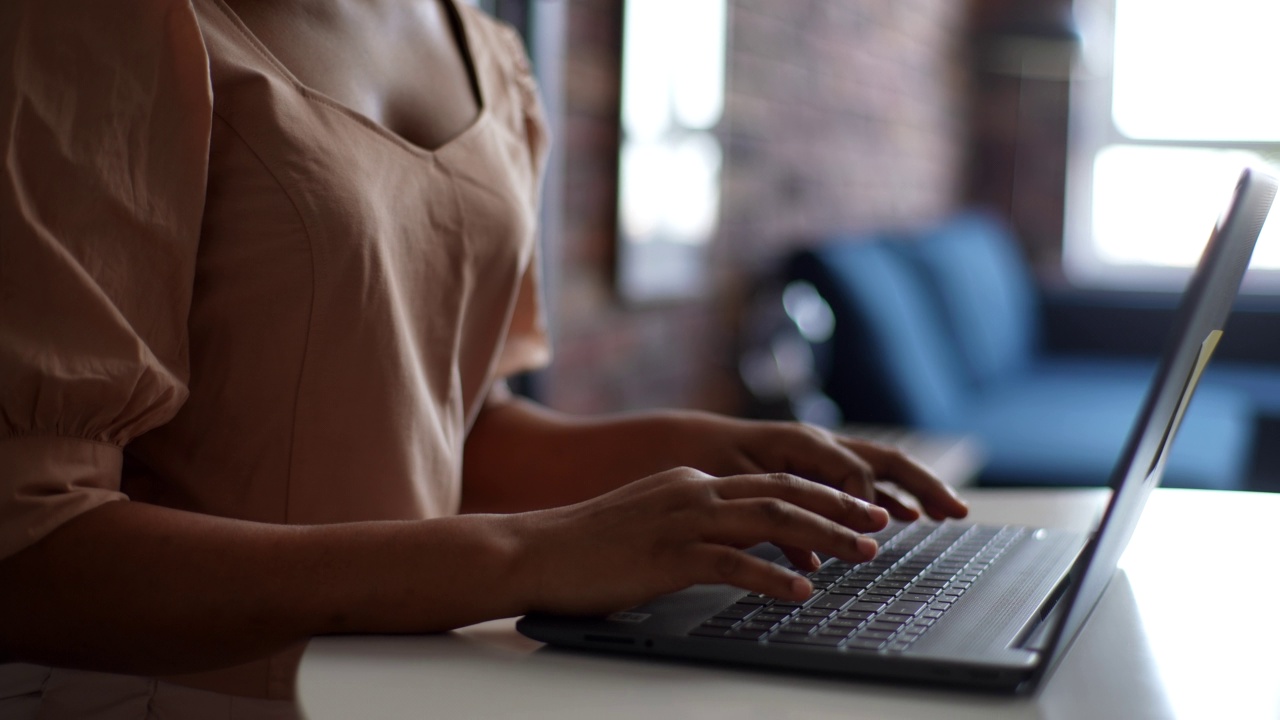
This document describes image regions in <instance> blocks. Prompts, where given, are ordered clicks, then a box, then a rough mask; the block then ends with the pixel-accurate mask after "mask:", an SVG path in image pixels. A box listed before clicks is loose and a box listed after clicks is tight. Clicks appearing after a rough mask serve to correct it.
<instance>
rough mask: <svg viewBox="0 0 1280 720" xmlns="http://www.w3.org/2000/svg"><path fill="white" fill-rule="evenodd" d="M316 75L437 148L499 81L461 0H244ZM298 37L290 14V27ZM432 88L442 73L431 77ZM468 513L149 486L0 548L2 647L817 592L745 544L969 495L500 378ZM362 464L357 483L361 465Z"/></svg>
mask: <svg viewBox="0 0 1280 720" xmlns="http://www.w3.org/2000/svg"><path fill="white" fill-rule="evenodd" d="M230 4H231V6H232V7H233V9H235V10H236V11H237V12H238V13H239V14H240V15H241V17H242V19H244V21H245V22H246V23H247V24H248V25H249V27H250V28H251V29H252V30H253V31H254V32H255V34H256V35H257V36H258V37H259V38H260V39H261V40H262V41H263V42H264V43H266V44H267V45H268V47H269V48H270V49H271V50H272V52H273V53H274V54H275V55H276V56H277V57H278V58H279V59H280V60H281V61H282V62H283V63H285V65H286V66H287V67H289V69H290V70H291V71H292V72H293V73H294V74H295V75H297V76H298V77H299V78H300V79H301V80H302V81H303V82H304V83H306V84H308V85H310V86H312V87H313V88H316V89H318V90H320V91H321V92H324V93H325V94H327V95H329V96H331V97H333V98H334V99H336V100H338V101H339V102H342V103H344V104H347V105H349V106H350V107H352V108H353V109H356V110H358V111H360V112H362V113H364V114H365V115H367V116H368V117H370V118H372V119H374V120H376V121H378V122H382V123H384V124H385V125H386V126H387V127H388V128H389V129H391V130H392V131H393V132H397V133H399V134H401V135H402V136H404V137H405V138H406V139H408V140H410V141H411V142H414V143H416V144H419V145H420V146H422V147H427V148H431V147H437V146H439V145H441V144H443V143H445V142H447V141H448V140H449V139H450V138H452V137H454V136H455V135H457V134H458V133H459V132H461V131H462V130H463V129H465V128H466V126H467V125H468V124H469V123H470V122H472V121H473V120H474V118H475V116H476V114H477V113H478V112H479V109H480V100H481V99H480V98H479V97H478V96H477V95H476V93H475V92H474V88H473V87H472V86H471V82H470V78H469V74H468V71H467V68H466V63H465V62H464V61H463V59H462V56H461V55H460V53H459V52H458V50H459V48H458V45H457V42H456V41H455V39H454V35H453V33H452V30H451V29H450V27H449V21H448V14H447V13H446V12H445V10H444V8H443V7H442V6H441V5H440V4H439V2H438V0H349V1H347V2H342V1H341V0H292V1H288V2H286V1H285V0H274V1H272V0H234V1H233V2H230ZM286 28H287V29H288V32H285V31H284V30H285V29H286ZM424 78H425V79H426V81H427V84H428V86H430V87H431V88H432V92H430V93H422V92H420V90H414V91H410V88H420V87H421V86H422V85H421V83H422V82H423V79H424ZM464 467H465V470H464V477H463V485H464V490H463V512H464V514H463V515H460V516H458V517H451V518H441V519H433V520H425V521H416V522H367V523H349V524H343V525H328V526H315V527H307V526H280V525H265V524H259V523H251V522H245V521H240V520H233V519H227V518H219V517H212V516H204V515H197V514H192V513H189V512H183V511H178V510H173V509H169V508H163V507H158V506H152V505H146V504H142V503H133V502H118V503H111V504H108V505H105V506H101V507H98V508H96V509H94V510H92V511H89V512H86V513H84V514H82V515H80V516H78V517H76V518H75V519H73V520H71V521H69V522H67V523H65V524H64V525H62V526H61V527H59V528H58V529H56V530H55V531H53V532H52V533H51V534H49V535H47V536H46V537H45V538H43V539H42V540H41V541H40V542H38V543H37V544H35V545H33V546H31V547H29V548H27V549H25V550H23V551H22V552H20V553H18V554H17V555H14V556H12V557H9V558H6V559H4V560H3V561H0V659H6V658H7V659H21V660H26V661H32V662H39V663H46V664H52V665H61V666H71V667H82V668H91V669H100V670H108V671H117V672H131V673H143V674H176V673H186V672H196V671H200V670H205V669H212V668H217V667H222V666H227V665H231V664H235V663H237V662H242V661H247V660H250V659H254V658H257V657H261V656H264V655H267V654H269V653H271V652H273V651H276V650H279V649H281V648H284V647H286V646H287V645H289V644H291V643H294V642H296V641H299V640H303V639H305V638H307V637H310V636H313V635H318V634H326V633H341V632H432V631H442V630H447V629H450V628H455V627H460V626H463V625H467V624H471V623H474V622H478V621H481V620H486V619H491V618H497V617H508V616H513V615H519V614H523V613H525V612H528V611H531V610H545V611H559V612H569V613H586V612H591V613H594V612H605V611H609V610H616V609H622V608H626V607H630V606H632V605H634V604H636V603H638V602H641V601H643V600H645V599H647V598H650V597H653V596H655V595H657V594H660V593H663V592H668V591H672V590H676V589H679V588H682V587H686V586H688V585H690V584H694V583H701V582H715V583H722V582H724V583H732V584H735V585H738V586H741V587H743V588H747V589H750V590H755V591H759V592H764V593H769V594H772V595H776V596H779V597H784V598H801V597H806V596H807V595H808V594H809V593H810V592H811V587H810V585H809V583H808V581H807V580H805V579H804V578H803V577H801V576H799V575H797V574H795V573H793V572H791V571H789V570H786V569H783V568H781V567H779V566H776V565H772V564H769V563H764V562H762V561H759V560H757V559H755V558H753V557H751V556H749V555H748V554H746V553H744V552H742V549H743V548H746V547H749V546H751V545H754V544H756V543H759V542H763V541H773V542H776V543H778V544H779V545H782V546H783V547H785V548H786V549H787V552H788V554H789V555H790V557H791V558H792V560H793V561H794V562H795V563H796V564H797V565H798V566H799V567H806V566H812V564H813V563H814V562H816V558H814V556H813V554H812V553H813V552H814V551H818V552H823V553H827V554H831V555H835V556H837V557H840V558H843V559H846V560H851V561H860V560H865V559H867V558H870V557H871V556H872V555H873V554H874V552H875V546H874V543H873V542H871V541H870V540H868V539H866V538H862V537H861V536H860V534H861V533H865V532H870V531H874V530H878V529H880V528H882V527H883V526H884V525H885V523H886V522H887V521H888V518H889V515H890V514H892V515H894V516H897V517H900V518H903V519H913V518H915V517H917V516H918V514H919V512H918V511H917V510H916V505H917V504H918V505H919V506H920V507H921V508H923V510H924V511H925V512H926V513H927V514H929V515H930V516H932V517H935V518H944V517H961V516H963V515H964V514H965V512H966V509H965V506H964V504H963V503H961V502H960V501H959V500H958V499H956V498H955V496H954V495H953V494H952V493H951V491H950V490H949V489H947V488H946V487H945V486H944V485H943V484H942V483H941V482H939V481H938V480H937V478H935V477H933V476H932V475H931V474H930V473H928V472H927V471H926V470H924V469H923V468H921V467H919V466H918V465H916V464H915V463H913V462H911V461H910V460H909V459H907V458H905V457H903V456H902V455H901V454H900V453H898V452H896V451H893V450H891V449H888V448H884V447H880V446H877V445H874V444H869V443H863V442H857V441H853V440H850V439H847V438H841V437H838V436H835V435H833V434H831V433H828V432H826V431H823V430H819V429H816V428H811V427H807V426H803V425H799V424H794V423H763V422H749V421H743V420H735V419H731V418H725V417H719V416H715V415H710V414H705V413H693V412H658V413H648V414H639V415H628V416H618V417H606V418H591V419H582V418H574V417H569V416H565V415H561V414H558V413H554V412H551V411H549V410H547V409H545V408H541V407H539V406H537V405H534V404H532V403H529V402H526V401H523V400H518V399H514V398H512V397H510V395H509V393H506V392H504V390H503V388H502V387H501V386H499V387H498V388H496V390H495V392H494V393H492V394H491V398H490V400H489V401H488V402H487V403H486V404H485V406H484V408H483V409H482V411H481V413H480V415H479V418H478V420H477V421H476V424H475V426H474V428H473V430H472V432H471V433H470V435H469V436H468V439H467V442H466V448H465V457H464ZM353 480H358V479H353Z"/></svg>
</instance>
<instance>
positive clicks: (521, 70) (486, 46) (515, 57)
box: [458, 3, 532, 79]
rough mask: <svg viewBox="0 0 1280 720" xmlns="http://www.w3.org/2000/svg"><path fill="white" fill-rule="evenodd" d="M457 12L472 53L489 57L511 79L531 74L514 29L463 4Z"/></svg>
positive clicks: (517, 33)
mask: <svg viewBox="0 0 1280 720" xmlns="http://www.w3.org/2000/svg"><path fill="white" fill-rule="evenodd" d="M458 12H459V14H460V15H461V16H462V21H463V23H464V24H465V25H466V27H467V30H468V36H469V39H470V41H471V43H472V44H473V45H474V47H473V48H472V49H471V50H472V53H474V54H476V55H485V56H487V57H489V58H490V59H491V60H492V61H493V62H494V63H495V64H496V65H497V66H498V67H499V68H500V69H501V70H503V71H505V72H506V73H508V74H510V75H512V76H529V75H531V74H532V72H531V70H530V67H529V53H528V51H527V50H526V49H525V45H524V41H523V40H522V39H521V38H520V33H519V32H517V31H516V29H515V28H514V27H512V26H511V25H510V24H508V23H505V22H503V21H501V20H498V19H497V18H494V17H493V16H491V15H489V14H487V13H485V12H484V11H483V10H480V9H479V8H476V7H473V6H471V5H469V4H466V3H458ZM512 79H516V78H514V77H513V78H512Z"/></svg>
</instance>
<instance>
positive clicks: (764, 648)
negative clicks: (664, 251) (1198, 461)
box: [516, 169, 1276, 692]
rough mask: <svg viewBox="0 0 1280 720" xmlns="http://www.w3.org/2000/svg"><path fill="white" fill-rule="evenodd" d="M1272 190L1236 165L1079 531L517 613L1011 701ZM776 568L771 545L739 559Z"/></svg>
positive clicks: (961, 531)
mask: <svg viewBox="0 0 1280 720" xmlns="http://www.w3.org/2000/svg"><path fill="white" fill-rule="evenodd" d="M1275 194H1276V181H1275V179H1273V178H1272V177H1270V176H1268V175H1266V174H1265V173H1263V172H1260V171H1257V170H1253V169H1248V170H1245V171H1244V172H1243V174H1242V175H1241V177H1240V180H1239V183H1238V184H1237V186H1236V188H1235V192H1234V194H1233V196H1232V200H1231V203H1230V206H1229V207H1228V208H1227V210H1226V211H1225V212H1224V214H1223V215H1222V216H1221V217H1220V218H1219V220H1218V223H1217V225H1216V226H1215V228H1214V232H1213V234H1212V236H1211V237H1210V239H1209V242H1208V244H1207V246H1206V248H1205V251H1204V254H1203V256H1202V257H1201V259H1200V263H1199V265H1198V267H1197V268H1196V270H1195V272H1194V274H1193V275H1192V277H1191V280H1190V282H1189V284H1188V286H1187V289H1186V291H1185V293H1184V295H1183V299H1182V302H1181V305H1180V307H1179V310H1178V315H1177V319H1176V322H1175V325H1174V328H1175V331H1174V334H1173V336H1172V338H1171V339H1170V342H1169V345H1168V347H1167V348H1166V351H1165V354H1164V355H1163V357H1162V359H1161V361H1160V365H1159V369H1158V371H1157V372H1156V374H1155V375H1154V378H1153V380H1152V385H1151V387H1150V388H1149V390H1148V393H1147V396H1146V399H1145V400H1144V402H1143V405H1142V408H1141V411H1140V412H1139V414H1138V415H1137V419H1136V421H1135V424H1134V427H1133V428H1132V430H1131V431H1130V435H1129V438H1128V440H1127V442H1126V443H1125V446H1124V449H1123V451H1122V453H1121V455H1120V458H1119V460H1118V461H1117V464H1116V466H1115V469H1114V471H1113V474H1112V477H1111V480H1110V486H1111V489H1112V494H1111V500H1110V503H1109V504H1108V506H1107V508H1106V511H1105V513H1104V514H1103V516H1102V518H1101V520H1100V521H1099V523H1098V526H1097V528H1096V529H1095V530H1094V531H1093V532H1091V533H1072V532H1068V531H1062V530H1055V529H1043V528H1029V527H1018V526H1004V527H1000V526H987V525H975V524H966V523H963V522H955V521H950V520H948V521H945V522H942V523H933V522H928V521H916V522H915V523H911V524H903V523H894V524H891V525H890V526H889V527H888V528H886V529H885V530H883V531H881V532H880V533H876V534H874V535H873V537H875V538H876V539H877V540H878V541H879V542H880V546H881V550H880V552H879V554H878V555H877V556H876V557H875V558H874V559H872V560H870V561H867V562H864V563H856V564H854V563H844V562H841V561H839V560H837V559H834V558H829V559H827V560H826V561H825V562H824V563H823V565H822V566H821V567H820V568H819V569H818V570H817V571H815V572H812V573H809V577H810V578H811V579H812V580H813V582H814V588H815V592H814V595H813V596H812V597H811V598H810V599H809V600H808V601H807V602H804V603H793V602H782V601H778V600H775V599H773V598H769V597H766V596H762V595H758V594H754V593H748V592H745V591H743V590H741V589H737V588H733V587H729V586H724V585H698V586H694V587H691V588H688V589H686V590H683V591H680V592H676V593H672V594H669V595H665V596H662V597H659V598H657V599H656V600H653V601H652V602H649V603H645V604H643V605H640V606H638V607H634V608H631V609H629V610H627V611H625V612H617V613H613V614H611V615H609V616H607V617H568V616H557V615H547V614H532V615H528V616H526V617H524V618H522V619H521V620H520V621H519V622H518V623H517V626H516V627H517V628H518V629H519V631H520V632H521V633H523V634H525V635H526V636H528V637H530V638H533V639H535V640H539V641H542V642H545V643H548V644H550V645H553V646H561V647H569V648H579V649H587V650H600V651H608V652H623V653H632V654H644V655H651V656H655V657H667V658H678V659H684V660H694V661H710V662H719V663H731V664H739V665H749V666H756V667H767V668H775V669H782V670H792V671H802V672H811V673H812V672H817V673H827V674H840V675H847V676H856V677H860V678H881V679H891V680H899V681H908V682H926V683H934V684H944V685H952V686H964V687H970V688H974V689H990V690H997V691H1005V692H1026V691H1030V690H1031V689H1033V688H1035V687H1036V686H1037V685H1038V684H1039V683H1040V681H1041V680H1042V679H1043V678H1044V677H1045V676H1046V674H1048V673H1049V672H1050V671H1051V670H1052V668H1053V667H1055V666H1056V665H1057V663H1058V662H1059V661H1060V660H1061V658H1062V656H1063V655H1064V654H1065V653H1066V651H1067V649H1068V647H1069V646H1070V644H1071V642H1072V640H1073V639H1074V638H1075V636H1076V635H1077V633H1078V632H1079V630H1080V628H1081V627H1082V626H1083V625H1084V623H1085V622H1086V620H1087V619H1088V617H1089V614H1090V613H1091V612H1092V610H1093V608H1094V606H1095V605H1096V604H1097V602H1098V600H1099V599H1100V598H1101V597H1102V594H1103V591H1105V590H1106V588H1107V584H1108V583H1109V581H1110V580H1111V577H1112V576H1113V575H1114V573H1115V569H1116V564H1117V562H1118V561H1119V559H1120V555H1121V554H1122V553H1123V551H1124V549H1125V546H1126V545H1127V544H1128V542H1129V538H1130V536H1131V535H1132V533H1133V530H1134V527H1135V526H1136V525H1137V522H1138V518H1139V515H1140V514H1141V513H1142V509H1143V507H1144V505H1145V504H1146V500H1147V497H1148V496H1149V495H1150V493H1151V490H1152V489H1153V488H1154V487H1155V486H1156V485H1157V484H1158V483H1159V480H1160V476H1161V474H1162V472H1163V470H1164V466H1165V461H1166V459H1167V458H1168V455H1169V450H1170V446H1171V444H1172V443H1173V439H1174V435H1175V434H1176V432H1177V429H1178V425H1179V423H1180V422H1181V420H1182V416H1183V412H1184V411H1185V410H1186V408H1187V404H1188V402H1189V401H1190V399H1191V395H1192V393H1193V392H1194V390H1195V387H1196V384H1197V382H1198V381H1199V378H1200V375H1201V372H1202V371H1203V370H1204V367H1205V365H1206V363H1207V362H1208V361H1209V358H1210V356H1211V355H1212V354H1213V351H1214V348H1215V347H1216V346H1217V343H1218V340H1219V338H1220V337H1221V335H1222V328H1223V326H1224V324H1225V322H1226V319H1227V316H1228V314H1229V313H1230V309H1231V306H1232V304H1233V302H1234V300H1235V297H1236V294H1237V292H1238V291H1239V287H1240V283H1241V280H1242V279H1243V277H1244V273H1245V269H1246V267H1247V266H1248V264H1249V260H1250V257H1251V255H1252V253H1253V248H1254V244H1255V242H1256V241H1257V238H1258V234H1259V232H1260V231H1261V229H1262V225H1263V222H1264V221H1265V219H1266V216H1267V213H1268V211H1269V210H1270V207H1271V203H1272V200H1273V199H1274V197H1275ZM751 552H752V553H753V554H756V555H757V556H759V557H763V558H766V559H769V560H772V561H775V562H779V563H783V564H785V563H786V562H787V561H786V559H785V558H784V557H783V556H782V553H781V551H779V550H778V549H777V548H775V547H773V546H772V545H767V544H766V545H760V546H757V547H755V548H752V549H751Z"/></svg>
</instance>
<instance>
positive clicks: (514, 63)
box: [497, 25, 551, 377]
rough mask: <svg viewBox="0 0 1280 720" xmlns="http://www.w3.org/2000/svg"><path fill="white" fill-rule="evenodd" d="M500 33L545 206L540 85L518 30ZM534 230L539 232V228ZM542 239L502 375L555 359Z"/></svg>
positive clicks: (536, 197) (522, 291) (536, 200)
mask: <svg viewBox="0 0 1280 720" xmlns="http://www.w3.org/2000/svg"><path fill="white" fill-rule="evenodd" d="M501 29H502V38H503V40H504V44H505V49H506V52H507V53H508V54H509V58H510V65H511V67H512V68H513V71H512V73H511V82H512V85H513V87H512V88H511V89H512V90H513V92H514V95H515V97H516V102H517V104H518V106H519V116H520V122H521V125H522V129H523V131H524V138H525V145H526V147H527V148H528V153H529V156H528V163H529V167H530V168H531V169H532V172H531V173H530V178H531V183H530V186H529V194H530V198H531V204H532V207H533V208H535V212H536V209H537V208H540V207H541V193H542V181H543V175H544V174H545V172H546V163H547V152H548V149H549V145H550V142H549V140H550V133H549V132H548V131H547V121H546V115H545V113H544V112H543V108H542V100H541V98H540V97H539V94H538V84H537V81H536V80H534V77H533V69H532V68H531V67H530V66H529V56H528V53H527V51H526V50H525V47H524V43H523V41H521V39H520V36H519V34H517V33H516V31H515V30H514V29H512V28H510V27H508V26H505V25H504V26H502V28H501ZM535 235H536V232H535ZM541 280H542V258H541V243H539V242H537V240H536V238H535V240H534V246H533V253H532V256H531V257H530V259H529V265H528V267H527V268H525V272H524V276H523V277H522V278H521V280H520V288H519V289H518V290H517V296H516V306H515V310H514V312H513V313H512V316H511V325H510V327H509V328H508V330H507V337H506V340H505V342H504V344H503V349H502V354H501V356H500V357H499V359H498V371H497V374H498V376H499V377H506V376H509V375H513V374H515V373H518V372H523V371H525V370H533V369H536V368H540V367H543V366H545V365H546V364H547V363H548V362H550V361H551V342H550V339H549V336H548V333H547V323H546V314H545V311H544V309H543V304H542V290H541Z"/></svg>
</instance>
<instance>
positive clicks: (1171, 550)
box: [298, 489, 1280, 720]
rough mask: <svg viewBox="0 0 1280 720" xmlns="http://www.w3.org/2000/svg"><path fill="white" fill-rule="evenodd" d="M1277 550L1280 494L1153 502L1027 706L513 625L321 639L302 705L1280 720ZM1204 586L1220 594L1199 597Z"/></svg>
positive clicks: (980, 495)
mask: <svg viewBox="0 0 1280 720" xmlns="http://www.w3.org/2000/svg"><path fill="white" fill-rule="evenodd" d="M966 495H967V497H968V498H969V499H970V500H971V502H972V507H973V513H972V515H971V517H972V518H973V519H975V520H978V521H982V522H1017V523H1024V524H1031V525H1039V526H1047V527H1066V528H1087V527H1089V526H1090V523H1091V522H1092V521H1093V519H1094V517H1095V516H1096V515H1097V514H1098V513H1099V511H1100V509H1101V506H1102V503H1103V502H1104V501H1105V491H1096V490H1076V491H1072V490H1066V491H994V490H973V491H969V492H968V493H966ZM1277 547H1280V495H1270V494H1254V493H1225V492H1211V491H1195V490H1163V489H1162V490H1158V491H1156V493H1155V494H1154V495H1153V496H1152V499H1151V502H1150V504H1149V505H1148V507H1147V510H1146V512H1145V514H1144V516H1143V519H1142V523H1141V525H1140V526H1139V528H1138V531H1137V532H1136V533H1135V535H1134V538H1133V541H1132V542H1131V543H1130V546H1129V549H1128V551H1127V552H1126V554H1125V556H1124V558H1123V559H1122V560H1121V564H1120V568H1121V569H1120V571H1119V572H1118V573H1117V575H1116V577H1115V578H1114V579H1113V580H1112V582H1111V585H1110V587H1109V588H1108V590H1107V592H1106V594H1105V595H1104V596H1103V598H1102V601H1101V602H1100V604H1099V605H1098V608H1097V609H1096V611H1095V612H1094V614H1093V616H1092V617H1091V618H1090V620H1089V622H1088V623H1087V624H1086V625H1085V627H1084V630H1083V631H1082V632H1081V634H1080V636H1079V637H1078V638H1077V639H1076V642H1075V644H1074V646H1073V647H1072V648H1071V650H1070V652H1069V653H1068V655H1067V656H1066V658H1065V659H1064V660H1063V662H1062V664H1061V665H1060V666H1059V667H1058V669H1057V671H1056V672H1055V673H1054V674H1053V675H1051V676H1050V677H1049V678H1048V679H1047V681H1046V682H1045V683H1044V684H1043V685H1042V686H1041V688H1040V689H1039V690H1038V691H1037V693H1036V694H1034V695H1032V696H1029V697H1007V696H994V695H984V694H977V693H969V692H961V691H954V690H942V689H930V688H921V687H908V686H901V685H899V686H894V685H889V684H882V683H876V682H869V681H853V680H847V679H840V678H829V677H808V676H802V675H798V674H785V673H772V672H767V671H760V670H750V669H739V668H732V667H723V666H713V665H700V664H690V663H679V662H671V661H662V660H658V659H648V658H632V657H625V656H613V655H600V654H587V653H578V652H570V651H564V650H557V649H552V648H547V647H544V646H542V645H541V644H540V643H538V642H535V641H532V640H528V639H526V638H524V637H523V636H521V635H519V634H518V633H516V631H515V629H514V621H513V620H500V621H494V622H488V623H482V624H479V625H474V626H471V627H468V628H464V629H462V630H458V631H455V632H453V633H448V634H444V635H433V636H394V637H326V638H317V639H315V640H313V641H312V642H311V644H310V646H309V647H308V649H307V652H306V655H305V656H304V657H303V661H302V666H301V668H300V671H299V678H298V690H299V699H300V702H301V704H302V707H303V709H304V710H305V712H306V713H307V716H308V718H309V719H310V720H328V719H329V718H342V719H343V720H346V719H348V718H428V717H430V718H454V717H484V718H504V717H520V718H529V717H532V718H655V717H656V718H663V719H664V720H672V719H675V718H734V720H742V719H743V718H761V719H765V718H826V717H831V718H836V717H838V718H893V719H895V720H904V719H908V718H917V717H919V718H923V717H928V718H931V719H935V720H936V719H937V718H984V719H985V718H1214V719H1215V720H1216V719H1218V718H1231V719H1235V718H1280V566H1278V564H1277V563H1276V562H1275V561H1274V559H1273V555H1274V549H1275V548H1277ZM1214 568H1218V570H1217V572H1216V573H1215V572H1213V569H1214ZM1195 577H1205V578H1208V579H1210V580H1212V586H1211V588H1210V589H1208V590H1199V589H1193V584H1192V580H1193V578H1195ZM1213 578H1217V579H1216V580H1213ZM1254 613H1256V614H1254Z"/></svg>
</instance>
